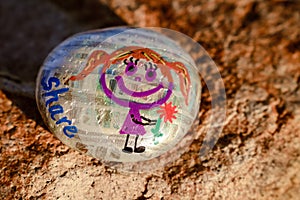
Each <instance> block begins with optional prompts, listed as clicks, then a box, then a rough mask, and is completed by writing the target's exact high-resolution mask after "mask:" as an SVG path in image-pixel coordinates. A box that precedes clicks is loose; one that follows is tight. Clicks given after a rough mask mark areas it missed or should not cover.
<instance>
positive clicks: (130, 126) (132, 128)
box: [120, 108, 146, 135]
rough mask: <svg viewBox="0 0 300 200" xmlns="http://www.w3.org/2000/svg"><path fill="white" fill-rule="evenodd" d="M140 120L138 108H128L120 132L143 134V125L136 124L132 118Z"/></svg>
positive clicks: (144, 132)
mask: <svg viewBox="0 0 300 200" xmlns="http://www.w3.org/2000/svg"><path fill="white" fill-rule="evenodd" d="M133 119H134V120H136V121H139V122H141V121H142V119H141V115H140V112H139V110H137V109H134V108H130V110H129V112H128V115H127V116H126V119H125V121H124V123H123V126H122V128H121V130H120V134H130V135H145V134H146V130H145V128H144V126H143V125H141V124H137V123H135V122H134V121H132V120H133Z"/></svg>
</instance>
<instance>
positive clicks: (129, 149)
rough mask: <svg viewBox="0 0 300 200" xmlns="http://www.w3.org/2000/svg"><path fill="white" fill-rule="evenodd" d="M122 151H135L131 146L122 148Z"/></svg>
mask: <svg viewBox="0 0 300 200" xmlns="http://www.w3.org/2000/svg"><path fill="white" fill-rule="evenodd" d="M122 151H123V152H124V153H132V152H133V150H132V148H131V147H124V149H122Z"/></svg>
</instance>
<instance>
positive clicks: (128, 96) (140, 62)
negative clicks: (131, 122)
mask: <svg viewBox="0 0 300 200" xmlns="http://www.w3.org/2000/svg"><path fill="white" fill-rule="evenodd" d="M109 71H114V73H113V75H109V77H107V79H110V80H106V81H105V82H104V81H102V82H101V80H100V82H101V85H102V87H103V90H104V92H105V93H106V95H107V96H108V97H109V98H111V99H112V100H113V101H115V102H116V103H118V104H120V105H122V106H126V107H131V108H132V107H137V108H139V109H149V108H152V107H157V106H159V105H161V104H163V103H165V102H166V101H167V99H168V98H169V97H170V95H171V93H172V89H173V84H172V83H170V82H169V81H168V78H167V77H165V76H164V75H163V73H162V72H161V70H160V68H159V67H158V66H157V64H156V63H154V62H152V61H148V60H146V59H139V58H134V57H133V56H130V57H128V58H125V59H124V60H120V61H119V62H117V63H114V64H112V65H111V66H110V67H109V70H107V71H106V72H105V73H104V74H109ZM104 74H103V75H102V76H105V75H104ZM111 83H113V85H114V87H110V88H109V90H110V91H109V93H110V94H108V91H107V90H106V89H105V88H106V87H107V86H106V84H108V85H111ZM125 101H127V103H124V102H125ZM145 105H148V106H147V107H146V108H145ZM150 105H151V106H150Z"/></svg>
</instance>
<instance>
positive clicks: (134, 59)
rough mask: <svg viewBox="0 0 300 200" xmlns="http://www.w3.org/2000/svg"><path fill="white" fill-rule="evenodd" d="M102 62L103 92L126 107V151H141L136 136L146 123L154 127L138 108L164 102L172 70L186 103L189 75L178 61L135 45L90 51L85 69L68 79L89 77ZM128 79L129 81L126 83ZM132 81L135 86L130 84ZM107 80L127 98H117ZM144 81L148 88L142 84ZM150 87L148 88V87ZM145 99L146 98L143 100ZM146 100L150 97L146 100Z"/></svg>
mask: <svg viewBox="0 0 300 200" xmlns="http://www.w3.org/2000/svg"><path fill="white" fill-rule="evenodd" d="M101 65H103V68H102V70H101V72H100V73H101V74H100V80H99V82H100V85H101V87H102V90H103V92H104V93H105V95H106V96H107V97H108V98H110V99H111V100H112V101H114V102H115V103H117V104H118V105H120V106H122V107H126V108H129V111H128V114H127V116H126V118H125V120H124V122H123V125H122V127H121V129H120V131H119V133H120V134H124V135H126V139H125V144H124V148H123V149H122V151H123V152H125V153H132V152H135V153H142V152H144V151H145V147H144V146H137V143H138V138H139V136H143V135H145V134H146V130H145V126H153V125H155V124H156V120H153V119H149V118H147V117H145V116H142V115H141V114H140V111H141V110H150V109H152V108H156V107H159V106H161V105H163V104H164V103H166V102H167V101H168V100H169V98H170V96H171V95H172V91H173V89H174V83H173V77H172V75H171V70H174V72H176V75H177V76H178V77H179V82H180V86H179V87H180V91H181V93H182V95H183V96H184V98H185V103H186V104H187V103H188V95H189V90H190V76H189V74H188V71H187V69H186V67H185V66H184V65H183V64H182V63H181V62H168V61H166V60H165V59H164V58H163V57H162V56H160V55H159V54H158V53H157V52H155V51H153V50H151V49H148V48H142V47H138V46H131V47H124V48H121V49H118V50H116V51H114V52H112V53H111V54H108V53H106V52H105V51H102V50H95V51H93V52H92V53H91V54H90V55H89V57H88V60H87V64H86V66H85V68H84V69H83V70H82V72H80V73H79V74H78V75H76V76H72V77H71V78H70V80H71V81H79V80H82V79H84V78H85V77H86V76H88V75H89V74H90V73H91V72H92V71H93V70H94V69H95V68H96V67H99V66H101ZM112 68H113V69H114V70H117V71H118V73H117V74H116V75H115V76H114V78H113V79H111V78H110V79H109V80H108V77H107V76H108V74H109V73H108V71H109V70H110V71H111V70H112ZM128 81H129V82H128ZM132 82H134V83H135V85H136V86H137V88H133V87H132V86H131V85H132V84H130V83H132ZM108 83H115V84H114V87H118V89H119V90H120V91H121V92H122V94H124V95H125V96H127V97H128V98H124V97H123V96H122V98H120V97H118V96H117V94H116V92H115V90H114V89H113V88H112V87H111V86H110V87H109V86H108ZM143 84H147V87H145V85H143ZM149 86H150V87H151V88H150V89H148V87H149ZM145 99H146V100H145ZM149 99H150V100H151V101H150V102H149ZM130 135H135V142H134V146H133V148H132V147H129V146H128V140H129V137H130Z"/></svg>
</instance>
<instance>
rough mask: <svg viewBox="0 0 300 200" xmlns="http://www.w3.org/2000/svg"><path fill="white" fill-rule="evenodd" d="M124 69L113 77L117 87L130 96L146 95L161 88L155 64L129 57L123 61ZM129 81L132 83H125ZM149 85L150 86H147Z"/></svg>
mask: <svg viewBox="0 0 300 200" xmlns="http://www.w3.org/2000/svg"><path fill="white" fill-rule="evenodd" d="M123 64H124V66H125V70H124V72H123V73H121V74H120V75H118V76H116V77H115V80H116V81H117V85H118V87H119V89H120V90H121V91H122V92H124V93H125V94H127V95H129V96H132V97H147V96H150V95H152V94H154V93H156V92H159V91H160V90H161V89H163V84H162V83H161V81H160V80H158V76H157V75H158V73H159V74H161V73H160V72H159V70H157V69H158V68H157V65H156V64H153V63H152V62H147V61H145V60H140V59H134V58H133V57H130V58H129V59H125V60H124V61H123ZM124 80H125V81H124ZM124 82H131V83H132V84H127V85H126V84H125V83H124ZM149 86H150V88H149Z"/></svg>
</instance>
